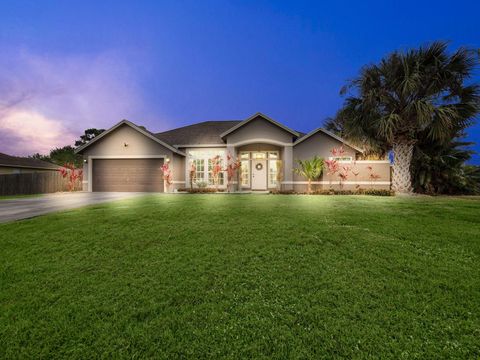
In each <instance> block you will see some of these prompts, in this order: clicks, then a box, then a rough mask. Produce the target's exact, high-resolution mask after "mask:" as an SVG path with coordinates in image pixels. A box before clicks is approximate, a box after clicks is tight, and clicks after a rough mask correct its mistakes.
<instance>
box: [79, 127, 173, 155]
mask: <svg viewBox="0 0 480 360" xmlns="http://www.w3.org/2000/svg"><path fill="white" fill-rule="evenodd" d="M125 143H126V144H128V146H124V144H125ZM83 155H84V156H92V155H94V156H113V155H115V156H116V155H118V156H125V155H126V156H131V155H165V156H168V157H170V158H171V157H172V151H171V150H170V149H168V148H166V147H164V146H162V145H161V144H159V143H157V142H156V141H154V140H152V139H150V138H148V137H147V136H145V135H143V134H142V133H140V132H138V131H137V130H135V129H133V128H132V127H130V126H128V125H121V126H120V127H118V128H117V129H115V130H113V131H112V132H111V133H109V134H107V135H105V136H104V137H103V138H101V139H99V140H98V141H97V142H95V143H94V144H92V145H91V146H89V147H87V148H86V149H85V150H84V151H83Z"/></svg>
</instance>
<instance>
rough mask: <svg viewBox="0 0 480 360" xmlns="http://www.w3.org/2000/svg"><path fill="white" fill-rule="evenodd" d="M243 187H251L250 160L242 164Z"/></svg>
mask: <svg viewBox="0 0 480 360" xmlns="http://www.w3.org/2000/svg"><path fill="white" fill-rule="evenodd" d="M240 164H241V166H240V174H241V180H240V181H241V185H242V186H244V187H249V186H250V160H242V161H241V162H240Z"/></svg>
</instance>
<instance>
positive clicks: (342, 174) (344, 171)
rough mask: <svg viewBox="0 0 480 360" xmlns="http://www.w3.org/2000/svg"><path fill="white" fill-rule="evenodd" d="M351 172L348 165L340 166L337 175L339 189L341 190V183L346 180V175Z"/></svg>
mask: <svg viewBox="0 0 480 360" xmlns="http://www.w3.org/2000/svg"><path fill="white" fill-rule="evenodd" d="M350 170H351V167H350V166H348V165H345V166H342V170H341V171H340V173H339V174H338V177H339V178H340V189H343V183H344V182H345V181H347V179H348V173H349V171H350Z"/></svg>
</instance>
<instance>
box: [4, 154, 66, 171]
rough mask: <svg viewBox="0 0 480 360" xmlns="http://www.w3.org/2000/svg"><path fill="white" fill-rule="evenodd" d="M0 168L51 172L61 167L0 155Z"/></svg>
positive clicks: (25, 158) (45, 162) (34, 160)
mask: <svg viewBox="0 0 480 360" xmlns="http://www.w3.org/2000/svg"><path fill="white" fill-rule="evenodd" d="M0 166H7V167H19V168H31V169H52V170H56V169H60V168H61V166H58V165H56V164H52V163H49V162H48V161H43V160H39V159H32V158H27V157H19V156H10V155H7V154H3V153H0Z"/></svg>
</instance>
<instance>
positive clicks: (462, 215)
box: [0, 195, 480, 359]
mask: <svg viewBox="0 0 480 360" xmlns="http://www.w3.org/2000/svg"><path fill="white" fill-rule="evenodd" d="M479 215H480V201H479V200H478V199H477V200H470V199H449V198H398V197H395V198H388V197H370V196H368V197H367V196H273V195H270V196H261V195H260V196H255V195H238V196H228V195H214V196H212V195H183V196H182V195H177V196H175V195H172V196H169V195H164V196H162V195H158V196H146V197H141V198H136V199H129V200H124V201H119V202H113V203H109V204H103V205H95V206H91V207H88V208H83V209H78V210H74V211H68V212H64V213H58V214H52V215H48V216H43V217H38V218H35V219H30V220H26V221H21V222H15V223H8V224H3V225H0V249H1V252H0V358H24V357H25V358H35V359H40V358H71V359H75V358H84V359H85V358H96V357H110V358H145V357H150V358H153V357H154V358H165V359H167V358H168V359H172V358H191V359H202V358H238V359H243V358H265V359H267V358H268V359H271V358H274V359H284V358H326V359H331V358H370V357H374V358H393V359H401V358H406V359H407V358H408V359H415V358H416V359H426V358H436V359H440V358H478V357H479V356H480V342H479V338H480V280H479V279H480V266H479V265H480V261H479V260H480V244H479V241H480V238H479V234H480V216H479Z"/></svg>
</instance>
